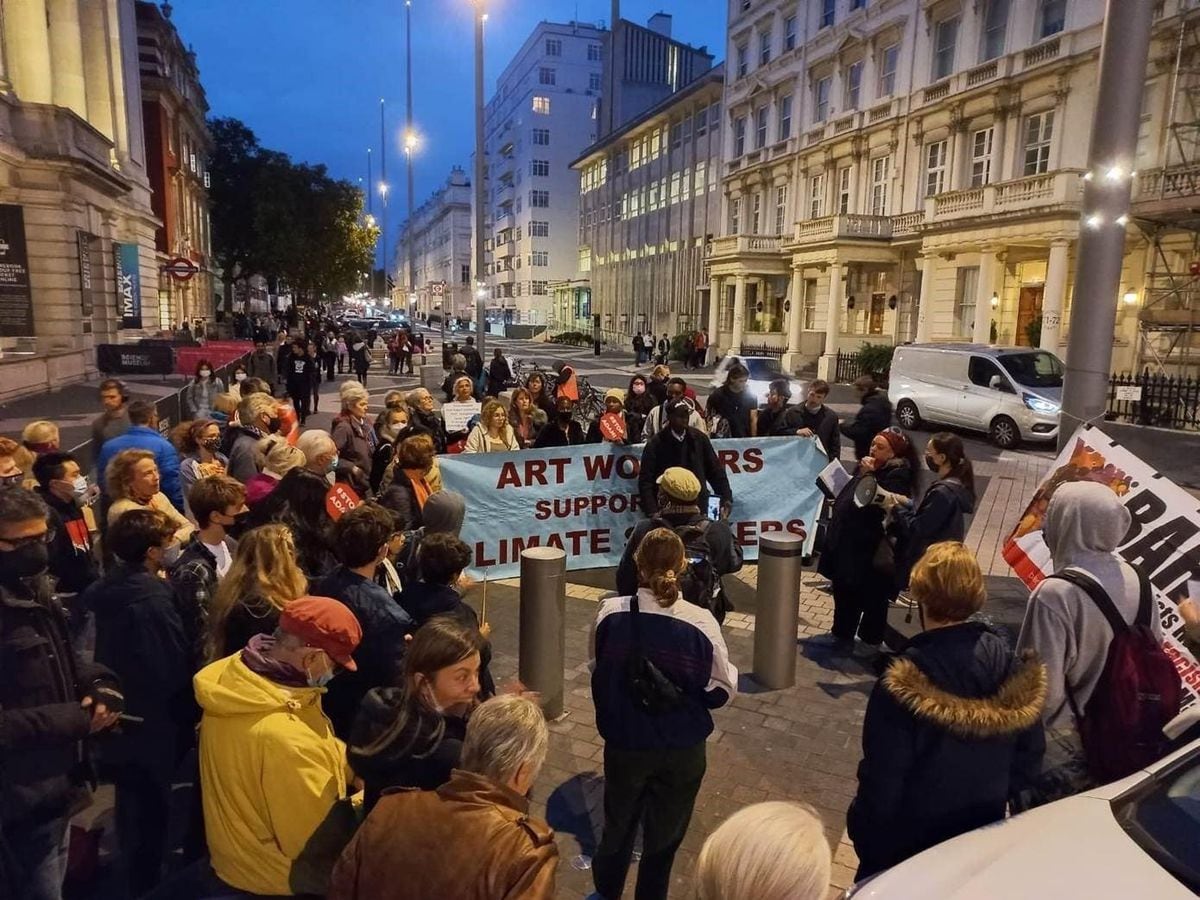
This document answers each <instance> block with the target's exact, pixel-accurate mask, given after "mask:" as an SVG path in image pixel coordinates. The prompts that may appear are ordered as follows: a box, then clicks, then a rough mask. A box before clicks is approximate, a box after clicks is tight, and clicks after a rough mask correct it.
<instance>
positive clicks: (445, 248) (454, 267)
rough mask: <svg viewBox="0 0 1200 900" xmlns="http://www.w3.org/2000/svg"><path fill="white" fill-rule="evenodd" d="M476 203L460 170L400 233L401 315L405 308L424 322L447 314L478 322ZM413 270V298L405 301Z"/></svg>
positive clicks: (397, 266) (395, 269) (398, 302)
mask: <svg viewBox="0 0 1200 900" xmlns="http://www.w3.org/2000/svg"><path fill="white" fill-rule="evenodd" d="M471 202H472V196H471V180H470V178H468V176H467V173H466V172H464V171H463V170H462V169H461V168H460V167H458V166H455V167H454V168H453V169H451V170H450V175H449V176H448V177H447V178H446V183H445V184H443V185H442V186H441V187H440V188H438V189H437V190H436V191H435V192H434V193H433V195H432V196H430V198H429V199H428V200H426V201H425V202H424V203H422V204H421V205H420V206H419V207H417V208H416V209H415V210H413V218H412V221H411V222H405V223H404V225H403V227H401V229H400V235H399V237H398V238H397V239H396V252H395V256H394V259H395V261H396V264H395V266H394V267H393V269H392V271H393V272H394V273H395V276H394V277H395V280H396V285H397V288H396V291H395V294H394V296H395V297H396V301H395V302H396V306H397V309H405V308H406V309H407V310H408V312H409V313H410V314H420V315H422V316H429V315H430V314H435V313H438V312H439V311H441V310H443V309H444V310H445V312H446V314H447V315H449V316H461V317H464V318H470V317H473V316H474V310H475V302H474V299H473V297H472V294H471V229H472V219H471ZM410 249H411V258H410V253H409V251H410ZM410 267H411V277H412V284H413V293H412V294H411V295H410V296H407V297H406V296H405V294H404V286H405V284H406V283H407V282H408V278H407V276H406V275H405V273H406V272H409V271H410ZM438 290H441V294H440V295H439V294H438V293H437V291H438Z"/></svg>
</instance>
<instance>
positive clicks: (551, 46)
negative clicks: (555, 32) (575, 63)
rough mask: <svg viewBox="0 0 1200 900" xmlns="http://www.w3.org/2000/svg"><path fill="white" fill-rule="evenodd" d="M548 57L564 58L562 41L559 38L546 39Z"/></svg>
mask: <svg viewBox="0 0 1200 900" xmlns="http://www.w3.org/2000/svg"><path fill="white" fill-rule="evenodd" d="M546 55H547V56H562V41H560V40H559V39H558V38H546Z"/></svg>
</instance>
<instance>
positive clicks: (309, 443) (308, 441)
mask: <svg viewBox="0 0 1200 900" xmlns="http://www.w3.org/2000/svg"><path fill="white" fill-rule="evenodd" d="M296 449H297V450H299V451H300V452H301V453H303V454H304V458H305V459H307V460H308V461H309V462H312V461H313V460H314V459H316V458H317V457H318V456H322V455H324V454H326V453H336V452H337V444H335V443H334V442H333V438H332V437H331V436H330V434H329V432H328V431H322V430H321V429H320V428H313V429H311V430H309V431H305V432H304V433H302V434H301V435H300V437H298V438H297V439H296Z"/></svg>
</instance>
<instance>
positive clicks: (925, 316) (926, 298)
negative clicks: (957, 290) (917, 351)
mask: <svg viewBox="0 0 1200 900" xmlns="http://www.w3.org/2000/svg"><path fill="white" fill-rule="evenodd" d="M936 273H937V255H936V254H933V253H930V254H927V255H925V256H923V257H921V298H920V300H918V301H917V302H918V305H917V340H916V343H918V344H923V343H925V342H926V341H928V340H929V335H930V333H931V332H932V331H933V310H932V309H930V308H929V307H930V305H931V304H932V303H933V277H934V275H935V274H936Z"/></svg>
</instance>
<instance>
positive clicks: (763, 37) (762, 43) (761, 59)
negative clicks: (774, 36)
mask: <svg viewBox="0 0 1200 900" xmlns="http://www.w3.org/2000/svg"><path fill="white" fill-rule="evenodd" d="M770 61H771V32H769V31H762V32H759V35H758V64H759V65H760V66H765V65H766V64H767V63H769V62H770Z"/></svg>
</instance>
